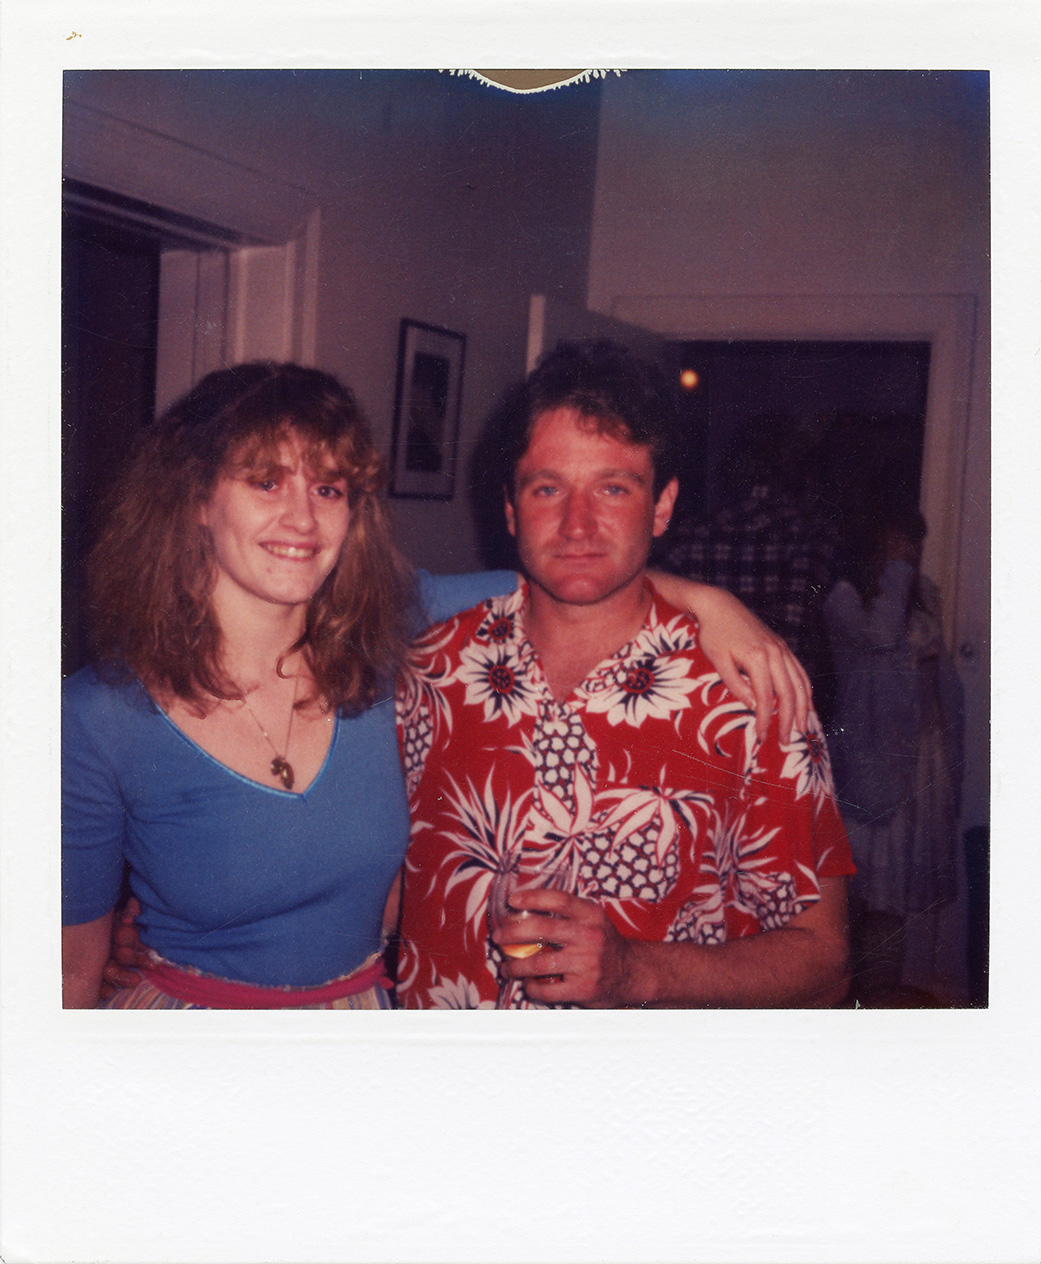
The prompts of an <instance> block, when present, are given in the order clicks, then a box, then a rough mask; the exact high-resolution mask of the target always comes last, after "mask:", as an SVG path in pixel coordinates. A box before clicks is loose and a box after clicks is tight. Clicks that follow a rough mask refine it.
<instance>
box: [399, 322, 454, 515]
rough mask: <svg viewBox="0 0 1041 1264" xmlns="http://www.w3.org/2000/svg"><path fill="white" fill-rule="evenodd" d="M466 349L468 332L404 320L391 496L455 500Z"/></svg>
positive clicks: (401, 338) (401, 336) (400, 352)
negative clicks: (456, 463) (456, 331)
mask: <svg viewBox="0 0 1041 1264" xmlns="http://www.w3.org/2000/svg"><path fill="white" fill-rule="evenodd" d="M465 351H466V335H465V334H457V333H453V332H452V330H450V329H439V328H438V327H437V326H436V325H424V324H423V323H422V322H421V321H418V320H403V321H402V322H401V335H400V338H399V341H398V382H397V391H396V394H395V401H394V446H393V454H392V464H391V479H390V493H391V495H392V496H420V497H429V498H435V499H439V500H451V499H452V495H453V492H454V490H455V462H456V448H457V445H458V441H459V405H460V401H461V398H462V389H463V355H464V352H465Z"/></svg>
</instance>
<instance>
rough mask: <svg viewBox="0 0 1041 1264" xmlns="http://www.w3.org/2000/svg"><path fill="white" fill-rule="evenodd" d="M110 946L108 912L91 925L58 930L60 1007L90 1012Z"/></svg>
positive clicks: (96, 1001) (110, 922) (110, 918)
mask: <svg viewBox="0 0 1041 1264" xmlns="http://www.w3.org/2000/svg"><path fill="white" fill-rule="evenodd" d="M111 942H112V912H111V910H110V911H109V912H107V913H105V914H104V915H103V916H101V917H96V918H95V919H94V921H92V922H80V923H79V924H78V925H76V926H63V927H62V928H61V1004H62V1008H63V1009H93V1008H94V1006H95V1005H96V1004H97V1003H98V995H99V993H100V990H101V973H102V971H103V970H104V968H105V965H106V963H107V962H108V955H109V948H110V946H111Z"/></svg>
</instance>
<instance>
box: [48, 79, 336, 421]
mask: <svg viewBox="0 0 1041 1264" xmlns="http://www.w3.org/2000/svg"><path fill="white" fill-rule="evenodd" d="M64 121H65V133H64V155H63V173H64V175H65V176H66V177H67V178H70V179H73V180H77V181H79V182H81V183H83V184H87V185H91V186H93V187H94V188H97V189H102V190H105V191H106V192H108V193H114V194H117V195H118V196H119V197H120V198H123V199H132V200H133V204H134V208H135V209H131V211H130V212H129V217H130V218H137V219H139V220H140V221H141V222H142V223H148V222H151V223H152V224H153V226H158V227H159V228H160V229H161V230H165V231H168V232H172V233H176V235H177V237H178V238H179V239H181V241H182V242H183V243H184V245H183V246H182V247H179V248H177V249H173V250H168V251H167V250H164V251H163V255H162V258H161V264H160V281H159V286H160V295H159V331H158V347H157V372H156V405H157V408H158V409H160V410H162V409H163V408H164V407H165V406H166V405H168V404H169V403H171V402H172V401H173V400H174V399H175V398H176V397H177V396H178V395H181V394H183V392H184V391H186V390H187V389H188V388H189V387H190V386H192V385H193V384H194V383H195V382H197V381H198V380H199V378H200V377H202V376H203V375H204V374H206V373H207V372H209V371H210V370H211V369H214V368H217V367H219V366H220V365H222V364H236V363H239V362H241V361H243V360H256V359H273V360H288V359H293V360H297V361H298V362H300V363H303V364H313V363H314V358H315V341H316V326H317V299H318V245H319V222H320V221H319V212H318V204H317V199H316V198H315V197H314V195H313V194H311V193H309V192H308V191H307V190H305V189H302V188H299V187H297V186H295V185H290V184H285V183H283V182H281V181H279V180H275V179H273V178H272V177H271V176H268V175H266V174H265V173H263V172H259V171H255V170H254V169H252V168H250V167H245V166H243V165H241V164H240V163H237V162H232V161H230V160H229V159H226V158H223V157H221V156H219V155H217V154H212V153H209V152H207V151H206V150H203V149H199V148H198V147H197V146H195V145H189V144H186V143H185V142H184V141H180V140H177V139H176V138H175V137H172V136H167V135H164V134H162V133H159V132H156V131H153V130H152V129H150V128H146V127H141V126H140V125H138V124H136V123H132V122H129V121H127V120H126V119H122V118H119V117H117V116H116V115H113V114H109V113H107V112H106V111H104V110H98V109H96V108H95V107H93V106H91V105H88V104H86V103H85V102H82V101H78V100H76V99H75V97H70V98H66V101H65V120H64ZM149 208H152V210H153V212H154V218H152V219H151V220H150V219H149V214H150V212H149Z"/></svg>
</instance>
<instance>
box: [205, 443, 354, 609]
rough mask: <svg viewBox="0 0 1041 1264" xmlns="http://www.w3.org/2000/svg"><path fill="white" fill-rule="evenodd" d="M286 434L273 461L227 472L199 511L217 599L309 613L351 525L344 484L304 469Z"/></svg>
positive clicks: (330, 472)
mask: <svg viewBox="0 0 1041 1264" xmlns="http://www.w3.org/2000/svg"><path fill="white" fill-rule="evenodd" d="M303 453H304V448H303V444H302V443H301V442H300V438H299V436H298V435H297V434H296V433H295V432H293V431H292V430H290V431H289V432H288V434H287V436H286V438H285V439H284V440H283V441H282V442H281V443H279V445H278V450H277V459H276V460H274V461H271V460H269V459H266V458H264V457H259V458H258V459H257V463H255V464H254V465H252V466H250V467H246V468H242V467H241V466H236V465H234V464H233V465H232V466H231V467H230V468H228V469H226V470H225V472H224V473H223V474H222V475H221V477H220V478H219V479H218V481H217V486H216V487H215V488H214V490H213V494H212V496H211V497H210V499H209V501H207V503H206V504H205V505H204V506H203V508H202V514H201V521H202V523H203V525H204V526H205V527H208V528H209V531H210V535H211V537H212V539H213V551H214V557H215V560H216V566H217V585H216V589H215V592H214V599H215V601H216V602H217V604H218V606H220V605H221V604H223V603H224V602H226V601H228V600H232V601H234V602H236V604H239V605H240V606H241V605H242V604H243V603H245V604H246V605H247V606H248V605H250V604H251V603H260V604H262V605H267V606H271V605H274V606H282V607H285V606H301V605H306V603H307V602H309V601H310V600H311V598H312V597H313V596H314V594H315V593H316V592H317V591H318V589H319V588H320V587H321V585H322V583H323V582H324V580H325V578H326V576H328V574H329V572H330V571H331V570H332V569H333V567H334V566H335V565H336V561H337V558H338V557H339V555H340V548H341V546H342V545H343V542H344V539H345V538H346V536H347V527H348V524H349V522H350V508H349V505H348V495H347V493H348V487H347V482H346V480H345V479H344V478H342V477H341V476H340V475H339V474H338V473H336V472H335V471H333V470H315V469H312V468H310V467H309V466H308V465H306V464H305V460H304V455H303Z"/></svg>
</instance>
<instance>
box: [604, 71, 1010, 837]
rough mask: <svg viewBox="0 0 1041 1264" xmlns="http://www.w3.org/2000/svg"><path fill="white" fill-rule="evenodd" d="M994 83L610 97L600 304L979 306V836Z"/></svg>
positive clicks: (962, 570) (813, 79)
mask: <svg viewBox="0 0 1041 1264" xmlns="http://www.w3.org/2000/svg"><path fill="white" fill-rule="evenodd" d="M985 98H986V80H985V78H983V77H981V76H978V75H976V76H965V75H949V74H948V75H944V74H936V75H932V74H917V73H904V72H888V73H878V74H875V73H867V72H851V73H845V72H823V73H818V72H808V71H807V72H802V71H798V72H783V71H782V72H728V71H712V72H685V71H683V72H678V71H670V72H660V71H635V72H632V71H631V72H629V73H627V74H625V75H623V76H621V77H620V78H611V79H610V80H608V81H607V82H606V83H605V86H604V93H603V99H602V105H601V130H600V148H599V161H598V170H597V186H596V201H595V207H594V216H593V232H592V243H591V250H590V273H589V305H590V307H593V308H595V309H597V310H599V311H603V312H611V311H612V310H613V308H614V305H615V303H616V300H618V299H619V298H620V297H621V298H628V297H631V296H634V295H656V296H671V295H691V294H694V295H822V294H823V295H828V294H831V295H839V294H955V293H956V294H971V295H973V296H975V299H976V312H977V320H976V339H975V352H974V356H973V368H972V377H971V385H970V400H969V433H968V437H967V443H966V452H965V492H964V496H963V498H962V509H961V533H960V538H961V549H960V565H959V575H958V593H959V613H958V626H957V628H956V636H955V642H956V644H960V643H961V642H962V641H963V640H970V641H972V642H973V643H974V645H975V646H976V647H977V649H978V653H977V656H976V662H975V665H973V666H968V667H967V666H966V665H965V664H964V663H961V664H960V665H961V667H962V676H963V680H964V683H965V686H966V694H967V705H968V715H967V738H968V742H967V761H968V762H967V774H966V780H965V820H964V823H965V825H966V827H968V826H970V825H976V824H984V823H986V821H987V820H988V784H989V770H988V760H989V739H988V731H987V723H988V721H987V717H988V682H989V634H988V627H989V548H990V546H989V516H990V486H989V478H990V471H989V390H990V381H989V366H988V361H987V346H988V336H989V325H990V319H989V317H990V310H989V291H988V252H989V220H988V201H987V198H988V145H987V107H986V99H985Z"/></svg>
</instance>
